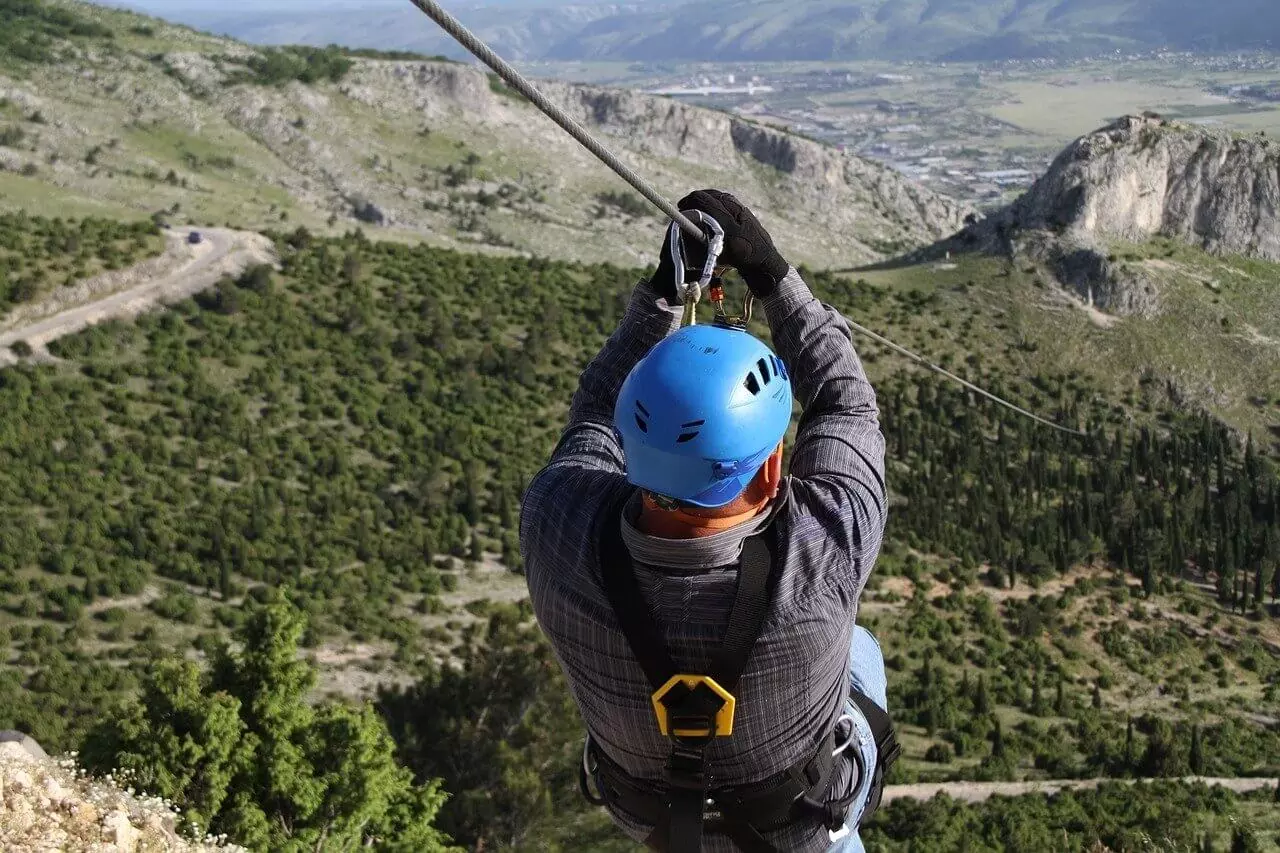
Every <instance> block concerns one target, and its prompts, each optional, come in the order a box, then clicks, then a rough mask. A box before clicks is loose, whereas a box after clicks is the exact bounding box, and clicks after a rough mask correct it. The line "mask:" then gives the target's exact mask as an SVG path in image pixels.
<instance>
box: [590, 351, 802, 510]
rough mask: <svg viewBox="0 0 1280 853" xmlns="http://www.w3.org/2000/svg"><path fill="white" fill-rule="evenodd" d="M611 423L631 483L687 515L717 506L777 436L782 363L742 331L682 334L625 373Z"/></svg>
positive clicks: (783, 406)
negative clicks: (686, 509)
mask: <svg viewBox="0 0 1280 853" xmlns="http://www.w3.org/2000/svg"><path fill="white" fill-rule="evenodd" d="M613 421H614V425H615V426H616V428H617V430H618V432H619V433H620V434H621V436H622V450H623V454H624V455H625V456H626V462H627V479H628V480H629V481H630V482H632V483H634V484H635V485H637V486H639V487H640V488H642V489H645V490H647V491H649V492H652V493H654V494H656V495H659V496H661V497H666V498H672V499H675V500H677V501H681V502H683V503H687V504H692V505H694V506H700V507H718V506H724V505H725V504H727V503H729V502H730V501H732V500H733V499H734V498H736V497H738V495H740V494H742V492H743V490H744V489H746V487H747V485H748V484H749V483H750V482H751V480H752V478H753V477H755V475H756V472H757V471H759V470H760V466H761V465H763V464H764V462H765V460H766V459H768V458H769V455H770V454H771V453H773V451H774V449H775V448H776V447H777V446H778V442H780V441H781V440H782V437H783V436H784V435H786V432H787V425H788V424H789V423H790V421H791V382H790V379H789V377H788V375H787V368H786V366H785V365H784V364H783V363H782V359H780V358H778V357H777V356H776V355H774V354H773V351H772V350H770V349H769V347H767V346H765V344H764V343H763V342H762V341H760V340H758V339H757V338H754V337H752V336H751V335H750V334H748V333H747V332H745V331H742V330H740V329H736V328H725V327H722V326H688V327H685V328H683V329H681V330H680V331H678V332H676V333H675V334H673V335H671V336H670V337H668V338H666V339H665V340H663V341H662V342H661V343H659V344H658V345H657V346H655V347H654V348H653V349H652V350H651V351H650V352H649V354H648V355H647V356H645V358H643V359H642V360H641V361H640V363H639V364H637V365H636V366H635V367H634V368H632V370H631V374H630V375H629V376H627V381H626V382H625V383H623V385H622V391H621V392H620V393H619V394H618V402H617V404H616V406H615V408H614V411H613Z"/></svg>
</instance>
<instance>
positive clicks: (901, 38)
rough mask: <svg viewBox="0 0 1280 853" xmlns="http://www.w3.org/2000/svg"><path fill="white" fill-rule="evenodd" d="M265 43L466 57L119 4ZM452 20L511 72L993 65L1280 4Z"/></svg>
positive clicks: (602, 11)
mask: <svg viewBox="0 0 1280 853" xmlns="http://www.w3.org/2000/svg"><path fill="white" fill-rule="evenodd" d="M119 2H121V3H122V4H123V3H127V4H128V5H131V6H135V7H137V8H141V9H145V10H147V11H153V12H156V13H160V14H163V15H165V16H166V17H169V18H170V19H173V20H178V21H181V22H183V23H187V24H190V25H192V26H195V27H198V28H200V29H206V30H209V31H212V32H215V33H220V34H226V35H231V36H234V37H237V38H241V39H245V40H248V41H251V42H256V43H262V44H268V43H270V44H280V43H303V44H328V43H338V44H346V45H352V46H360V47H379V48H384V49H400V50H420V51H423V52H426V53H431V54H436V53H443V54H445V55H453V56H458V55H460V49H459V48H458V47H457V46H456V45H454V44H453V43H452V41H451V40H449V39H448V37H446V36H444V35H443V34H442V33H440V32H439V31H438V29H437V28H436V27H435V26H434V25H433V24H432V23H431V22H430V21H428V20H427V19H426V18H425V17H423V16H422V15H421V13H419V12H418V11H417V10H416V9H414V8H412V7H411V6H410V5H409V3H408V2H407V0H406V2H404V3H403V4H402V5H401V6H399V7H397V6H396V5H394V4H388V3H386V2H380V3H376V4H374V5H372V6H369V5H367V4H365V5H361V6H360V7H355V6H353V4H351V3H349V2H345V0H329V2H321V3H318V4H314V5H312V4H306V3H299V2H281V0H277V2H274V3H270V2H269V3H264V4H247V3H245V4H226V3H204V2H199V0H197V2H194V3H175V2H173V0H119ZM447 5H448V6H449V8H450V9H451V11H453V12H454V13H455V14H457V15H458V17H459V18H460V19H461V20H463V22H464V23H466V24H467V25H468V26H470V27H471V28H473V29H474V30H475V31H476V32H477V33H478V34H479V35H481V36H482V37H483V38H485V39H486V40H488V41H489V42H490V43H491V44H493V45H494V46H495V47H496V48H497V49H498V50H499V51H500V52H502V53H504V54H506V55H508V56H510V57H513V58H515V59H519V60H525V61H528V60H539V59H545V60H576V59H583V60H587V59H595V60H626V61H645V60H650V61H680V60H685V61H690V60H719V61H736V60H754V61H786V60H809V61H814V60H843V59H924V60H946V61H965V60H997V59H1013V58H1036V57H1072V56H1083V55H1096V54H1099V53H1103V52H1108V51H1114V50H1145V49H1150V48H1159V47H1170V48H1177V49H1193V50H1203V51H1221V50H1241V49H1253V48H1266V47H1270V46H1274V45H1277V44H1280V3H1277V2H1275V0H1219V1H1218V2H1214V0H710V2H697V3H688V2H682V0H676V2H662V0H633V2H629V3H610V2H590V0H586V2H582V0H579V2H574V3H568V4H567V3H564V2H562V0H490V2H488V3H474V2H472V3H465V4H464V3H456V2H453V3H448V4H447Z"/></svg>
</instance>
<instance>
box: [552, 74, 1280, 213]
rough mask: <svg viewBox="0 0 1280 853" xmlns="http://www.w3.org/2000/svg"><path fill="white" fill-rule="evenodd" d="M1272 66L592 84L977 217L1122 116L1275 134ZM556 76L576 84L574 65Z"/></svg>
mask: <svg viewBox="0 0 1280 853" xmlns="http://www.w3.org/2000/svg"><path fill="white" fill-rule="evenodd" d="M1278 69H1280V59H1278V58H1277V57H1276V56H1275V55H1273V54H1262V53H1259V54H1242V55H1236V56H1206V55H1202V54H1189V53H1175V52H1170V51H1154V52H1151V53H1145V54H1131V55H1117V56H1105V57H1097V58H1094V59H1091V60H1084V61H1080V60H1075V61H1070V62H1066V61H1063V62H1059V61H1055V60H1048V59H1043V60H1027V61H1006V62H998V63H989V64H984V65H972V64H971V65H947V64H931V63H919V64H909V63H905V64H895V65H893V66H888V65H883V64H881V66H871V67H868V66H861V65H856V64H849V63H844V64H835V63H832V64H826V65H822V64H817V63H808V64H804V63H789V64H788V63H767V64H764V63H762V64H756V65H753V64H750V63H733V64H719V65H711V64H708V65H702V66H696V67H674V66H661V65H659V66H646V65H636V64H632V65H630V66H629V67H628V68H627V69H626V73H620V74H619V75H617V76H616V78H614V79H608V80H605V79H601V80H600V82H609V83H612V84H620V85H628V86H631V87H634V88H639V89H641V90H642V91H645V92H648V93H650V94H655V95H663V96H667V97H672V98H678V99H680V100H682V101H686V102H689V103H696V104H700V105H703V106H708V107H712V108H716V109H721V110H725V111H728V112H732V113H734V114H737V115H740V116H742V117H744V118H746V119H749V120H752V121H756V122H759V123H762V124H769V125H773V126H777V127H782V128H785V129H788V130H790V131H791V132H793V133H797V134H800V135H803V136H806V137H809V138H812V139H815V140H819V141H822V142H826V143H829V144H831V145H834V146H836V147H838V148H840V149H841V150H845V151H850V152H852V153H856V154H858V155H861V156H863V157H868V158H872V159H875V160H878V161H880V162H883V163H884V164H886V165H887V166H889V167H890V168H893V169H895V170H897V171H898V172H901V173H902V174H904V175H907V176H909V177H910V178H912V179H913V180H916V181H919V182H921V183H925V184H927V185H929V186H931V187H933V188H934V189H936V190H938V191H940V192H944V193H947V194H949V195H952V196H955V197H957V198H961V199H963V200H965V201H968V202H970V203H972V204H975V205H977V206H980V207H984V206H991V205H995V204H998V203H1001V202H1003V201H1005V200H1007V199H1008V198H1010V197H1011V196H1013V195H1016V194H1017V193H1019V192H1021V191H1022V190H1023V189H1025V188H1026V187H1028V186H1030V184H1031V183H1032V182H1033V181H1034V180H1035V179H1036V177H1037V176H1039V175H1040V174H1041V173H1042V172H1043V171H1044V170H1045V168H1046V167H1047V166H1048V165H1049V163H1050V162H1051V161H1052V159H1053V157H1054V156H1056V154H1057V153H1058V152H1059V151H1060V150H1061V148H1062V146H1063V145H1065V144H1066V143H1067V142H1068V141H1069V140H1070V139H1071V138H1074V136H1076V135H1079V134H1080V133H1084V132H1087V131H1089V130H1092V129H1094V128H1095V127H1097V126H1101V124H1103V123H1104V122H1105V121H1109V120H1110V119H1111V118H1114V117H1115V116H1117V115H1120V114H1123V113H1125V112H1131V113H1137V112H1142V111H1143V110H1145V109H1150V108H1153V107H1158V108H1160V109H1161V110H1162V111H1163V110H1164V109H1166V108H1167V109H1169V110H1170V113H1169V115H1170V117H1175V118H1179V119H1180V120H1185V121H1193V122H1198V123H1202V124H1209V125H1215V124H1221V125H1224V126H1226V127H1229V128H1236V129H1244V130H1247V129H1252V128H1254V127H1255V126H1258V127H1267V126H1269V125H1267V124H1266V122H1268V121H1275V122H1276V123H1277V125H1280V111H1277V110H1276V104H1277V103H1280V77H1277V76H1274V75H1275V72H1277V70H1278ZM557 71H558V73H559V74H562V75H564V76H566V77H570V78H573V77H574V76H575V74H574V73H573V68H572V66H571V65H570V66H568V67H564V66H562V67H560V68H559V69H557ZM543 73H545V72H543ZM1268 75H1273V76H1268ZM1095 94H1096V95H1097V97H1096V98H1095V97H1094V95H1095ZM1073 95H1074V101H1075V102H1076V106H1077V107H1078V102H1079V101H1081V100H1084V101H1086V102H1089V103H1090V106H1092V108H1093V110H1094V111H1095V112H1097V115H1096V116H1095V115H1092V114H1091V113H1090V112H1089V111H1088V110H1083V111H1081V114H1080V115H1079V117H1078V119H1075V121H1076V123H1075V124H1072V123H1071V121H1070V120H1069V119H1070V118H1073V117H1069V116H1064V115H1063V114H1062V111H1065V110H1070V109H1072V108H1073V107H1072V106H1071V103H1072V101H1073V97H1072V96H1073ZM1184 101H1185V103H1183V102H1184ZM1058 102H1061V104H1062V106H1061V107H1059V106H1058ZM1095 104H1097V105H1096V106H1095ZM1112 104H1114V112H1111V113H1108V112H1106V110H1107V109H1109V108H1111V106H1112ZM1009 105H1013V106H1009ZM1011 119H1012V120H1011ZM1259 121H1261V122H1262V124H1261V125H1259V124H1258V122H1259ZM1060 125H1061V126H1063V128H1064V130H1059V126H1060Z"/></svg>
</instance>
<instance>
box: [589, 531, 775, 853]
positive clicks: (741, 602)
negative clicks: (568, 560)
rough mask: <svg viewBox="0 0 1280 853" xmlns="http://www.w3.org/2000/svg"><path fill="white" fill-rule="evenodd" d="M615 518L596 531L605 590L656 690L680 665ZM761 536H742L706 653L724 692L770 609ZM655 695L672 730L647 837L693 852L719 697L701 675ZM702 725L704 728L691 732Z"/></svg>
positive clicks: (732, 685) (698, 841) (767, 553)
mask: <svg viewBox="0 0 1280 853" xmlns="http://www.w3.org/2000/svg"><path fill="white" fill-rule="evenodd" d="M619 517H620V516H619V515H614V514H613V513H610V514H609V515H607V516H606V521H605V523H604V524H605V526H604V529H603V530H602V531H601V537H600V546H601V547H600V551H601V572H602V580H603V582H604V590H605V594H606V596H607V597H608V599H609V604H610V605H611V606H612V607H613V611H614V613H615V614H616V615H617V618H618V623H619V625H620V626H621V628H622V633H623V634H624V635H625V636H626V638H627V642H628V644H629V645H630V646H631V651H632V653H633V654H634V655H635V656H636V660H637V661H638V662H639V663H640V667H641V668H642V669H643V670H644V673H645V677H646V678H647V679H648V681H649V684H650V685H651V686H652V688H653V690H654V693H655V695H656V694H658V693H659V691H661V690H662V689H663V688H664V687H665V686H666V685H667V683H668V682H669V681H670V680H671V679H672V678H673V677H674V676H676V675H679V674H681V672H680V670H679V669H678V668H677V667H676V664H675V661H673V660H672V659H671V655H670V653H669V652H668V651H667V647H666V643H665V641H664V640H663V639H662V636H661V635H660V633H659V631H658V626H657V624H656V623H655V622H654V619H653V616H652V614H650V612H649V606H648V603H647V602H646V601H645V599H644V594H643V592H642V591H641V589H640V582H639V581H638V580H637V578H636V574H635V564H634V562H633V561H632V559H631V554H630V553H629V552H628V551H627V548H626V543H624V542H623V541H622V534H621V530H620V529H619V527H618V525H617V521H618V519H619ZM764 540H765V535H764V534H757V535H756V536H752V537H750V538H748V539H747V540H745V541H744V542H743V543H742V555H741V558H740V560H739V565H738V587H737V590H736V592H735V594H734V601H733V609H732V611H731V612H730V614H729V625H728V628H727V630H726V631H725V637H724V640H723V641H722V642H721V644H720V646H719V647H718V648H717V649H716V651H715V652H714V653H713V654H712V656H711V665H710V667H709V670H708V672H707V673H706V674H707V676H708V677H710V678H711V679H712V680H714V681H715V683H716V684H718V685H719V686H720V687H722V688H723V689H724V690H725V691H727V692H729V693H732V692H733V690H734V689H736V687H737V686H738V682H739V681H740V680H741V679H742V673H743V671H744V670H745V669H746V667H747V659H748V658H749V657H750V656H751V651H752V649H753V648H755V644H756V640H758V639H759V637H760V631H761V628H762V627H763V626H764V620H765V616H766V615H767V613H768V610H769V603H770V592H771V588H770V583H769V580H770V575H771V574H772V568H773V558H772V554H771V550H770V548H769V546H768V545H767V544H766V542H765V541H764ZM657 701H659V702H661V704H662V705H663V707H664V708H665V710H666V712H667V719H668V726H669V734H670V737H671V757H670V758H669V759H668V761H667V784H668V786H669V791H670V796H669V806H670V808H669V810H668V814H667V819H666V820H663V821H659V822H658V823H657V825H656V826H655V828H654V832H653V835H652V836H651V838H650V841H651V842H656V841H658V840H659V838H662V837H665V840H666V844H665V845H664V846H665V849H666V850H667V851H669V853H699V851H701V849H702V832H703V820H704V817H705V813H706V801H707V789H708V787H709V786H710V781H711V780H710V779H709V778H708V774H707V772H706V749H707V746H708V745H709V744H710V743H711V741H712V740H713V739H714V738H715V736H716V734H715V732H716V715H717V714H718V713H719V711H720V710H721V709H722V708H723V707H724V705H725V704H726V700H725V699H724V698H723V697H722V696H721V695H720V694H718V693H716V692H715V691H714V690H713V689H712V688H710V687H709V686H707V684H706V683H705V682H700V683H698V684H697V685H696V686H694V687H692V688H690V687H688V686H687V685H685V684H684V683H677V684H675V685H674V686H673V687H671V688H670V689H668V690H667V691H666V692H665V693H663V694H662V695H661V696H660V697H659V698H658V700H657ZM704 731H705V734H697V732H704ZM690 733H694V734H690ZM731 822H732V823H737V821H731ZM762 840H763V839H762Z"/></svg>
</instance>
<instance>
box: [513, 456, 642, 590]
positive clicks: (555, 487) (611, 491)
mask: <svg viewBox="0 0 1280 853" xmlns="http://www.w3.org/2000/svg"><path fill="white" fill-rule="evenodd" d="M633 491H634V487H633V486H631V484H630V483H628V482H627V480H626V478H625V477H623V476H622V475H619V474H615V473H611V472H607V471H593V470H587V469H581V468H559V469H557V468H554V467H552V468H547V469H544V470H543V471H542V472H540V473H539V474H538V475H537V476H536V477H534V479H533V481H532V482H531V483H530V484H529V489H528V490H527V491H526V493H525V498H524V502H523V505H522V508H521V521H520V540H521V550H522V551H523V552H524V554H525V562H526V566H527V568H531V569H532V568H534V564H535V563H536V564H537V565H551V564H560V565H564V564H565V563H569V562H584V561H586V560H587V558H588V556H589V555H593V554H594V552H595V548H596V539H597V538H598V536H599V530H600V525H601V523H602V522H603V518H604V516H605V514H606V513H614V514H616V509H617V508H618V507H620V506H621V503H622V501H624V500H625V499H626V497H627V496H628V495H629V494H630V493H631V492H633Z"/></svg>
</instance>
